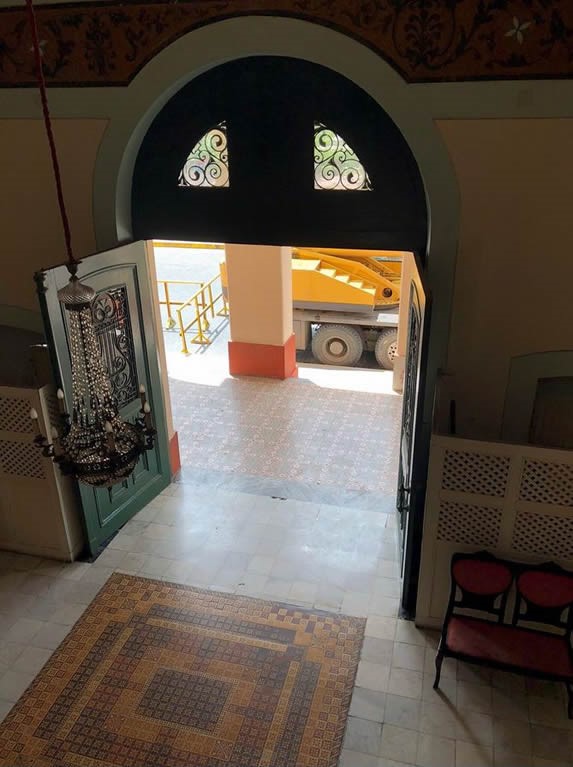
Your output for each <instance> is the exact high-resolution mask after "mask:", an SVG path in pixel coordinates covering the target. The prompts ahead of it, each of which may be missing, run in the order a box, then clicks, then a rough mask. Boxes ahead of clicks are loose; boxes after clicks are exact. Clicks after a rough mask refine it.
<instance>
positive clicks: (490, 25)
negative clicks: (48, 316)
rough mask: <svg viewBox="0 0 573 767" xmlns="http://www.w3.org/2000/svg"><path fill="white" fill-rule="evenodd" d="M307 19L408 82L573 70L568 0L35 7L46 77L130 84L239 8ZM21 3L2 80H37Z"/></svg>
mask: <svg viewBox="0 0 573 767" xmlns="http://www.w3.org/2000/svg"><path fill="white" fill-rule="evenodd" d="M250 14H258V15H283V16H291V17H296V18H300V19H305V20H308V21H313V22H315V23H318V24H322V25H325V26H328V27H331V28H333V29H337V30H339V31H340V32H343V33H344V34H346V35H350V36H351V37H353V38H355V39H357V40H359V41H360V42H362V43H364V44H365V45H367V46H369V47H370V48H372V49H373V50H375V51H376V52H377V53H379V54H380V55H381V56H382V57H383V58H384V59H385V60H386V61H388V62H389V63H390V64H391V65H392V66H393V67H394V68H395V69H396V70H397V71H398V72H399V73H400V74H401V75H402V76H403V77H404V78H405V79H406V80H407V81H408V82H431V81H453V80H488V79H492V80H493V79H511V78H552V77H553V78H554V77H573V0H165V1H163V2H148V1H146V2H137V0H136V1H135V2H134V1H133V0H129V1H128V2H118V3H113V2H111V3H110V2H105V3H103V2H102V3H99V2H93V3H81V4H65V5H51V6H39V7H38V9H37V15H38V25H39V32H40V37H41V41H42V50H43V54H44V66H45V72H46V77H47V80H48V83H49V84H51V85H61V86H73V85H126V84H128V83H129V82H130V81H131V80H132V79H133V77H134V76H135V75H136V74H137V72H138V71H139V70H140V69H141V68H142V67H143V66H144V65H145V64H146V63H147V62H148V61H149V60H150V59H152V58H153V57H154V56H155V55H156V54H157V53H158V52H159V51H160V50H161V49H162V48H164V47H166V46H167V45H169V44H170V43H172V42H173V41H174V40H176V39H177V38H178V37H180V36H181V35H184V34H185V33H187V32H189V31H190V30H192V29H194V28H197V27H200V26H203V25H205V24H208V23H210V22H213V21H218V20H220V19H226V18H230V17H234V16H242V15H250ZM30 46H31V38H30V31H29V29H28V26H27V22H26V17H25V11H24V8H23V7H22V6H20V7H17V8H16V7H14V8H4V9H1V10H0V87H15V86H26V85H33V84H35V78H34V73H33V60H32V54H31V52H30Z"/></svg>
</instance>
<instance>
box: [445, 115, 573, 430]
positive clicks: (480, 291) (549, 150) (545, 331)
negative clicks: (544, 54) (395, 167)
mask: <svg viewBox="0 0 573 767" xmlns="http://www.w3.org/2000/svg"><path fill="white" fill-rule="evenodd" d="M438 125H439V128H440V131H441V132H442V135H443V137H444V139H445V141H446V144H447V147H448V150H449V152H450V155H451V158H452V161H453V164H454V167H455V171H456V175H457V177H458V181H459V185H460V192H461V205H462V216H461V218H462V220H461V235H460V248H459V255H458V263H457V268H456V280H455V293H454V307H453V315H452V330H451V336H450V347H449V358H448V372H449V373H452V374H453V376H454V378H453V381H454V391H455V396H456V399H457V406H458V408H457V410H458V413H457V414H458V427H459V433H461V434H462V435H465V436H471V437H478V438H486V439H487V438H489V439H496V438H498V437H499V435H500V428H501V420H502V412H503V403H504V397H505V389H506V385H507V377H508V372H509V363H510V359H511V357H512V356H514V355H519V354H525V353H527V352H534V351H548V350H556V349H567V348H572V347H573V335H572V328H573V301H572V299H571V288H572V285H573V226H572V225H571V201H572V200H573V120H567V119H557V120H549V119H548V120H539V119H530V120H447V121H440V122H439V123H438Z"/></svg>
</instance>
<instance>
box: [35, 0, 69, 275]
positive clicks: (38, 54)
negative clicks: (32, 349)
mask: <svg viewBox="0 0 573 767" xmlns="http://www.w3.org/2000/svg"><path fill="white" fill-rule="evenodd" d="M26 9H27V11H28V21H29V23H30V31H31V32H32V46H33V50H34V61H35V64H36V77H37V79H38V87H39V89H40V98H41V100H42V112H43V115H44V125H45V128H46V135H47V137H48V144H49V145H50V155H51V157H52V168H53V171H54V180H55V182H56V192H57V195H58V205H59V207H60V217H61V219H62V227H63V229H64V239H65V241H66V251H67V253H68V264H69V265H75V264H77V261H76V259H75V258H74V254H73V251H72V235H71V232H70V222H69V221H68V214H67V212H66V205H65V203H64V193H63V190H62V176H61V173H60V165H59V163H58V155H57V152H56V142H55V140H54V132H53V130H52V121H51V119H50V109H49V107H48V96H47V93H46V81H45V79H44V69H43V67H42V51H41V48H40V42H39V40H38V27H37V24H36V14H35V12H34V6H33V4H32V0H26Z"/></svg>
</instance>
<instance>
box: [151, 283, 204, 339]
mask: <svg viewBox="0 0 573 767" xmlns="http://www.w3.org/2000/svg"><path fill="white" fill-rule="evenodd" d="M157 285H158V286H160V285H163V300H161V292H160V293H159V305H160V306H166V307H167V322H166V328H167V330H173V328H174V327H175V325H176V324H177V323H176V322H175V319H174V318H173V312H172V310H171V307H172V306H182V305H183V304H184V303H185V301H174V300H173V299H172V298H171V295H170V292H169V286H170V285H198V286H199V288H202V287H203V286H204V285H205V283H204V282H197V280H157Z"/></svg>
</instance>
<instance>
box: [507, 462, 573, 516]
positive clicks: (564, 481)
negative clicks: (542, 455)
mask: <svg viewBox="0 0 573 767" xmlns="http://www.w3.org/2000/svg"><path fill="white" fill-rule="evenodd" d="M519 500H520V501H532V502H533V503H548V504H550V505H551V506H573V465H570V464H566V463H549V462H547V461H532V460H526V461H525V466H524V469H523V473H522V475H521V486H520V491H519Z"/></svg>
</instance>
